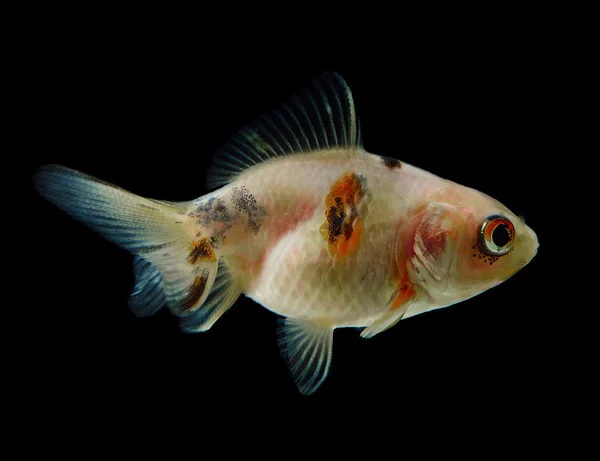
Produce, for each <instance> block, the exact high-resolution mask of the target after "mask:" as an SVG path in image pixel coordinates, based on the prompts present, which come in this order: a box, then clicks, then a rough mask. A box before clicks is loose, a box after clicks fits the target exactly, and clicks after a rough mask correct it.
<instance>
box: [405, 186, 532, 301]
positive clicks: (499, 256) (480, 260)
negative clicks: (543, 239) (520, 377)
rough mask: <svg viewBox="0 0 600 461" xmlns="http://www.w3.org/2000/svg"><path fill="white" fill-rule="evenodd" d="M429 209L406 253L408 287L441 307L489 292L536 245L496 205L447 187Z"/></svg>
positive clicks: (526, 231) (522, 263)
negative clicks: (422, 292)
mask: <svg viewBox="0 0 600 461" xmlns="http://www.w3.org/2000/svg"><path fill="white" fill-rule="evenodd" d="M450 184H451V187H450V188H449V189H450V190H451V191H450V193H449V192H448V191H443V192H442V193H439V194H438V195H437V196H436V197H435V200H433V201H431V202H429V203H428V205H427V206H426V209H425V211H423V212H422V213H421V214H420V216H419V217H418V218H417V219H418V224H417V225H416V227H415V234H414V239H413V246H412V251H410V253H409V256H410V258H409V264H408V266H409V273H410V278H411V281H412V282H413V283H414V284H416V285H418V286H420V287H421V288H423V289H424V290H425V291H426V292H427V294H428V296H429V298H430V299H432V300H434V301H435V304H437V305H438V306H440V307H443V306H447V305H450V304H454V303H457V302H459V301H462V300H465V299H468V298H470V297H472V296H475V295H477V294H479V293H481V292H483V291H485V290H487V289H489V288H492V287H494V286H496V285H498V284H500V283H502V282H503V281H505V280H506V279H508V278H509V277H511V276H512V275H514V274H515V273H517V272H518V271H519V270H520V269H522V268H523V267H525V266H526V265H527V264H528V263H529V262H530V261H531V260H532V259H533V257H534V256H535V255H536V253H537V248H538V239H537V236H536V234H535V232H534V231H533V230H532V229H531V228H530V227H529V226H527V225H526V224H525V221H524V219H523V218H521V217H518V216H517V215H515V214H514V213H512V212H511V211H510V210H509V209H508V208H507V207H505V206H504V205H502V204H501V203H500V202H498V201H497V200H495V199H493V198H491V197H489V196H487V195H485V194H483V193H481V192H479V191H476V190H474V189H469V188H466V187H463V186H459V185H457V184H454V183H450Z"/></svg>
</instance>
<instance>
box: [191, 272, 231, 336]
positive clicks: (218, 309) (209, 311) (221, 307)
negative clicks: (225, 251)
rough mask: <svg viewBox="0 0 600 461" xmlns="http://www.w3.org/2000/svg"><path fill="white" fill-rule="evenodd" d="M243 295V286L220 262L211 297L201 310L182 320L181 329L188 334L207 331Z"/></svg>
mask: <svg viewBox="0 0 600 461" xmlns="http://www.w3.org/2000/svg"><path fill="white" fill-rule="evenodd" d="M241 293H242V288H241V286H240V285H239V284H238V283H236V281H235V280H234V279H233V278H232V277H231V275H230V273H229V271H228V269H227V266H226V265H225V263H224V262H223V261H222V260H220V261H219V270H218V272H217V278H216V279H215V283H214V284H213V287H212V291H211V292H210V295H209V296H208V298H207V299H206V301H205V302H204V304H203V305H202V307H201V308H200V309H198V310H197V311H196V312H194V313H193V314H192V315H190V316H189V317H185V318H182V319H181V322H180V325H181V329H182V330H183V331H186V332H188V333H196V332H200V331H207V330H208V329H210V327H212V326H213V325H214V323H215V322H216V321H217V320H219V318H220V317H221V316H222V315H223V314H224V313H225V312H226V311H227V309H229V308H230V307H231V305H232V304H233V303H234V302H235V301H236V299H238V297H239V296H240V294H241Z"/></svg>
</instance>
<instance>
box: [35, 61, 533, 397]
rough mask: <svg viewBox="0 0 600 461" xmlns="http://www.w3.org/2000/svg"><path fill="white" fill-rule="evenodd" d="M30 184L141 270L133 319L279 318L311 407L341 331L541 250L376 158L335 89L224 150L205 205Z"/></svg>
mask: <svg viewBox="0 0 600 461" xmlns="http://www.w3.org/2000/svg"><path fill="white" fill-rule="evenodd" d="M34 184H35V187H36V188H37V190H38V192H39V193H40V194H41V195H42V196H43V197H44V198H46V199H47V200H49V201H50V202H51V203H53V204H54V205H56V206H57V207H59V208H60V209H62V210H64V211H65V212H66V213H67V214H68V215H70V216H71V217H72V218H75V219H76V220H79V221H82V222H83V223H85V224H86V225H88V226H89V227H91V228H92V229H93V230H94V231H96V232H98V233H99V234H100V235H102V236H104V237H105V238H106V239H108V240H110V241H111V242H113V243H115V244H117V245H118V246H120V247H122V248H124V249H126V250H128V251H129V252H131V253H132V254H133V271H134V277H135V283H134V288H133V292H132V294H131V296H130V298H129V303H128V304H129V307H130V309H131V310H132V312H133V313H134V314H135V315H136V316H138V317H145V316H149V315H152V314H155V313H156V312H158V311H159V310H160V309H161V308H163V306H167V308H168V309H169V310H170V311H171V312H172V313H173V314H174V315H176V316H178V317H179V318H180V326H181V329H182V330H183V331H185V332H190V333H196V332H206V331H208V330H209V329H210V328H211V327H212V326H213V325H214V324H215V322H216V321H218V320H219V319H220V318H221V316H223V314H224V313H225V312H227V311H228V310H229V309H230V307H232V306H233V305H234V303H235V301H236V300H237V299H238V298H239V297H240V296H241V295H242V294H244V295H245V296H247V297H249V298H251V299H253V300H254V301H255V302H257V303H259V304H261V305H262V306H264V307H265V308H266V309H268V310H270V311H272V312H274V313H275V314H277V315H278V316H279V320H278V327H277V339H278V342H279V347H280V351H281V355H282V357H283V359H284V360H285V362H286V364H287V366H288V368H289V370H290V373H291V376H292V378H293V380H294V382H295V384H296V386H297V387H298V390H299V391H300V392H301V393H302V394H305V395H310V394H312V393H313V392H315V391H316V390H317V389H318V388H319V386H320V385H321V384H322V383H323V382H324V380H325V379H326V377H327V375H328V373H329V371H330V368H331V362H332V350H333V333H334V331H335V330H336V329H338V328H356V329H360V330H361V332H360V336H361V337H363V338H371V337H373V336H375V335H377V334H379V333H381V332H383V331H385V330H388V329H389V328H391V327H393V326H394V325H395V324H396V323H397V322H399V321H400V320H402V319H407V318H409V317H412V316H415V315H418V314H420V313H423V312H427V311H431V310H434V309H439V308H443V307H447V306H450V305H453V304H456V303H458V302H461V301H464V300H466V299H469V298H471V297H473V296H475V295H477V294H480V293H482V292H484V291H486V290H488V289H490V288H492V287H494V286H496V285H498V284H500V283H502V282H503V281H505V280H507V279H508V278H509V277H511V276H512V275H514V274H515V273H516V272H518V271H519V270H520V269H522V268H523V267H524V266H526V265H527V264H528V263H529V262H530V261H531V260H532V259H533V258H534V256H535V255H536V253H537V249H538V240H537V236H536V234H535V232H534V231H533V230H532V229H531V228H530V227H529V226H527V225H526V224H525V222H524V220H523V219H522V218H521V217H519V216H517V215H515V214H514V213H512V212H511V211H510V210H509V209H508V208H506V207H505V206H504V205H502V204H501V203H500V202H498V201H497V200H495V199H493V198H491V197H489V196H487V195H486V194H484V193H482V192H479V191H477V190H475V189H472V188H469V187H466V186H463V185H460V184H457V183H454V182H452V181H450V180H447V179H443V178H441V177H438V176H436V175H434V174H432V173H429V172H427V171H424V170H422V169H419V168H417V167H415V166H412V165H410V164H408V163H405V162H403V161H400V160H397V159H396V158H395V157H394V155H393V154H392V155H383V156H382V155H376V154H371V153H369V152H367V151H366V150H365V149H364V147H363V144H362V139H361V135H360V126H359V120H358V117H357V115H356V111H355V105H354V100H353V96H352V92H351V91H350V88H349V86H348V85H347V83H346V82H345V81H344V79H343V78H342V77H341V76H340V75H339V74H336V73H326V74H323V75H322V76H321V77H319V78H317V79H315V80H314V81H313V82H312V83H311V84H310V85H308V86H307V87H306V88H305V89H304V90H302V91H301V92H299V93H298V94H297V95H296V96H294V97H293V98H291V99H290V100H289V101H287V102H286V103H284V104H282V105H281V107H279V108H277V109H275V110H273V111H271V112H269V113H266V114H263V115H262V116H260V117H259V118H258V119H256V120H255V121H254V122H252V123H250V124H249V125H247V126H245V127H243V128H242V129H241V130H240V131H239V132H238V133H236V134H235V135H234V136H233V137H232V138H231V139H230V140H229V141H228V142H226V143H225V144H224V145H223V146H222V148H220V149H219V150H218V151H217V152H216V153H215V154H214V160H213V165H212V167H211V169H210V170H209V174H208V178H207V186H208V188H209V189H210V190H212V192H209V193H206V194H204V195H202V196H200V197H199V198H197V199H194V200H190V201H186V202H170V201H164V200H155V199H150V198H143V197H141V196H138V195H136V194H134V193H131V192H128V191H126V190H124V189H122V188H120V187H118V186H116V185H113V184H110V183H108V182H106V181H103V180H101V179H98V178H95V177H93V176H90V175H87V174H85V173H83V172H79V171H75V170H73V169H70V168H67V167H64V166H60V165H47V166H43V167H42V168H40V169H39V170H38V171H37V172H36V173H35V175H34Z"/></svg>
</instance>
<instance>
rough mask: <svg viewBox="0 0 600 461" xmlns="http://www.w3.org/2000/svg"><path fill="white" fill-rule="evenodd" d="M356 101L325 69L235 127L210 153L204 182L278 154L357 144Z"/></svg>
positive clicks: (212, 183)
mask: <svg viewBox="0 0 600 461" xmlns="http://www.w3.org/2000/svg"><path fill="white" fill-rule="evenodd" d="M360 145H361V142H360V130H359V126H358V118H357V117H356V113H355V111H354V100H353V98H352V93H351V91H350V88H349V87H348V85H347V84H346V82H345V81H344V79H343V78H342V77H341V76H340V75H339V74H336V73H325V74H323V75H322V76H320V77H319V78H317V79H315V80H314V81H313V82H312V83H311V84H310V85H309V86H308V87H307V88H306V89H304V90H303V91H301V92H300V93H298V94H297V95H296V96H294V97H293V98H291V99H290V100H289V101H288V102H286V103H285V104H282V106H281V107H280V108H279V109H276V110H273V111H271V112H268V113H266V114H264V115H262V116H261V117H260V118H258V119H257V120H256V121H254V122H253V123H251V124H249V125H248V126H245V127H244V128H242V129H241V130H240V131H238V132H237V133H236V134H235V135H234V136H233V137H232V138H231V140H230V141H229V142H227V143H226V144H225V145H224V146H223V147H222V148H221V149H220V150H219V151H218V152H217V153H216V154H215V157H214V162H213V166H212V168H211V170H210V172H209V176H208V180H207V185H208V187H211V188H212V187H218V186H222V185H223V184H227V183H228V182H231V181H232V180H233V179H234V178H235V177H236V176H237V175H239V174H240V173H242V172H243V171H244V170H246V169H247V168H250V167H252V166H254V165H258V164H260V163H262V162H264V161H267V160H270V159H272V158H274V157H280V156H282V155H289V154H295V153H301V152H313V151H316V150H322V149H323V150H325V149H326V150H331V149H356V148H358V147H360Z"/></svg>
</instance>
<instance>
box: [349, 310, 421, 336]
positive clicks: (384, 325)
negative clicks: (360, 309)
mask: <svg viewBox="0 0 600 461" xmlns="http://www.w3.org/2000/svg"><path fill="white" fill-rule="evenodd" d="M409 306H410V302H407V303H406V304H404V305H403V306H400V307H399V308H398V309H394V310H389V309H388V310H387V311H385V312H384V313H383V314H382V315H381V316H380V317H378V318H377V319H375V321H374V322H373V323H372V324H371V325H369V326H368V327H367V328H365V329H364V330H363V331H362V332H361V333H360V336H361V337H362V338H372V337H373V336H375V335H376V334H379V333H381V332H382V331H385V330H387V329H389V328H392V327H393V326H394V325H396V323H398V322H399V321H400V320H402V317H404V314H406V311H407V309H408V307H409Z"/></svg>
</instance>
